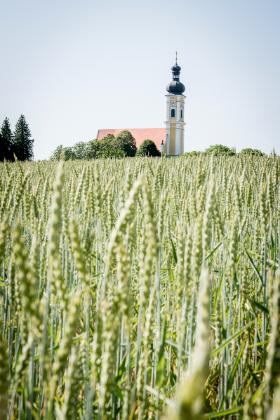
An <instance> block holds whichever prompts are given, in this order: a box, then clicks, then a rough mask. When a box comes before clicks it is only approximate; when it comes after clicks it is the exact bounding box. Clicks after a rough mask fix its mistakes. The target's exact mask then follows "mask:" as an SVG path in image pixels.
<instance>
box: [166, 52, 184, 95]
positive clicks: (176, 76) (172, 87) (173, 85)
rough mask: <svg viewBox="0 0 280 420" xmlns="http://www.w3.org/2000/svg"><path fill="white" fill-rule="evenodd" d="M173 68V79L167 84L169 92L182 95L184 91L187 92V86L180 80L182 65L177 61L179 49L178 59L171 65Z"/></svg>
mask: <svg viewBox="0 0 280 420" xmlns="http://www.w3.org/2000/svg"><path fill="white" fill-rule="evenodd" d="M171 70H172V75H173V77H172V79H173V80H172V81H171V82H170V83H169V84H168V85H167V88H166V90H167V92H169V93H173V94H174V95H182V93H183V92H185V86H184V85H183V83H181V82H180V73H181V67H180V66H179V65H178V62H177V51H176V61H175V64H174V66H173V67H171Z"/></svg>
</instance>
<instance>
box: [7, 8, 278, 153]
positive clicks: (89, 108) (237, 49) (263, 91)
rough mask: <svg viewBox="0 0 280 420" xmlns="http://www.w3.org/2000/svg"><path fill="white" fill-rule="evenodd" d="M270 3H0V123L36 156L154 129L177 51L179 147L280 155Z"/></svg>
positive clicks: (275, 11) (274, 22)
mask: <svg viewBox="0 0 280 420" xmlns="http://www.w3.org/2000/svg"><path fill="white" fill-rule="evenodd" d="M279 21H280V1H279V0H234V1H233V0H168V1H167V0H142V1H133V0H130V1H126V0H118V1H113V0H109V1H108V0H107V1H106V0H103V1H96V0H91V1H90V0H79V1H78V0H76V1H74V0H46V1H43V0H24V1H23V0H0V56H1V65H0V120H1V122H2V120H3V119H4V117H5V116H6V115H7V116H8V117H10V120H11V123H12V124H13V125H14V123H15V122H16V120H17V118H18V117H19V115H20V114H21V113H23V114H25V115H26V118H27V120H28V122H29V124H30V128H31V131H32V134H33V137H34V139H35V157H36V158H37V159H42V158H47V157H49V155H50V154H51V152H52V151H53V150H54V149H55V147H56V146H57V145H58V144H63V145H65V146H66V145H72V144H74V143H75V142H78V141H88V140H90V139H93V138H95V136H96V133H97V130H98V128H121V127H135V128H136V127H162V126H164V120H165V94H166V92H165V87H166V85H167V83H168V82H169V81H170V79H171V72H170V67H171V66H172V65H173V63H174V55H175V51H176V50H178V55H179V59H178V62H179V64H180V65H181V67H182V74H181V80H182V81H183V83H184V84H185V85H186V96H187V97H186V114H185V120H186V132H185V149H186V150H193V149H196V150H202V149H204V148H206V147H207V146H209V145H211V144H215V143H223V144H227V145H229V146H233V147H236V148H237V150H239V149H240V148H243V147H249V146H251V147H256V148H260V149H262V150H264V151H266V152H270V151H271V150H272V149H273V148H275V149H276V150H277V152H278V153H280V135H279V124H280V118H279V97H280V54H279V53H280V47H279V45H280V44H279V43H280V25H279Z"/></svg>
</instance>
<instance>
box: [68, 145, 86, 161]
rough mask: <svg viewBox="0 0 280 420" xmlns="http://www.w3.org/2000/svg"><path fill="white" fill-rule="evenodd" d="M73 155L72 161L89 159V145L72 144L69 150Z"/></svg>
mask: <svg viewBox="0 0 280 420" xmlns="http://www.w3.org/2000/svg"><path fill="white" fill-rule="evenodd" d="M71 149H72V153H73V159H84V160H87V159H89V143H86V142H83V141H80V142H79V143H76V144H74V146H73V147H72V148H71Z"/></svg>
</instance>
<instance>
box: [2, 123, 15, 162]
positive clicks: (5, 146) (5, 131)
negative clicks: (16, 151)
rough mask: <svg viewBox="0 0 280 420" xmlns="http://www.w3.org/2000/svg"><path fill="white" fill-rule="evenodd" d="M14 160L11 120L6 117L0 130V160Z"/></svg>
mask: <svg viewBox="0 0 280 420" xmlns="http://www.w3.org/2000/svg"><path fill="white" fill-rule="evenodd" d="M4 159H6V160H14V157H13V135H12V130H11V126H10V121H9V119H8V118H7V117H6V118H5V119H4V121H3V124H2V127H1V132H0V161H3V160H4Z"/></svg>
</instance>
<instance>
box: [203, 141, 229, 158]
mask: <svg viewBox="0 0 280 420" xmlns="http://www.w3.org/2000/svg"><path fill="white" fill-rule="evenodd" d="M204 153H205V154H207V155H210V154H211V155H214V156H220V155H223V156H224V155H226V156H235V155H236V151H235V149H233V148H230V147H228V146H224V145H223V144H215V145H213V146H210V147H208V148H207V149H206V150H205V152H204Z"/></svg>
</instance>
